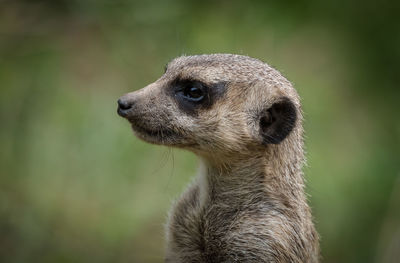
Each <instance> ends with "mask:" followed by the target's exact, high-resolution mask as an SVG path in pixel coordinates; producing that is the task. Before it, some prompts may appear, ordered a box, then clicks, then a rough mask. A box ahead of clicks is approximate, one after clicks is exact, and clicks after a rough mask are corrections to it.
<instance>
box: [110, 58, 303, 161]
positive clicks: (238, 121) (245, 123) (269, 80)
mask: <svg viewBox="0 0 400 263" xmlns="http://www.w3.org/2000/svg"><path fill="white" fill-rule="evenodd" d="M118 105H119V107H118V113H119V115H120V116H122V117H124V118H126V119H127V120H129V122H130V123H131V125H132V128H133V131H134V133H135V134H136V135H137V136H138V137H139V138H141V139H143V140H145V141H147V142H150V143H155V144H163V145H169V146H175V147H179V148H185V149H189V150H191V151H194V152H196V153H198V154H201V155H206V156H207V155H211V156H229V155H231V156H232V155H238V154H245V153H251V152H253V153H254V151H265V149H266V148H268V147H276V145H279V144H282V142H284V141H285V140H287V139H288V137H290V135H291V133H293V130H295V129H296V122H298V119H299V116H300V115H301V111H300V104H299V98H298V95H297V93H296V91H295V90H294V89H293V88H292V86H291V84H290V82H288V81H287V80H286V79H285V78H284V77H283V76H281V74H280V73H279V72H277V71H276V70H274V69H273V68H271V67H269V66H268V65H267V64H265V63H263V62H261V61H259V60H257V59H253V58H250V57H246V56H239V55H230V54H214V55H199V56H184V57H179V58H176V59H174V60H173V61H171V62H170V63H168V65H167V66H166V69H165V73H164V75H162V76H161V78H160V79H158V80H157V81H156V82H154V83H152V84H150V85H148V86H146V87H145V88H143V89H141V90H138V91H135V92H132V93H128V94H126V95H124V96H122V97H121V98H120V99H119V100H118ZM297 137H298V136H297Z"/></svg>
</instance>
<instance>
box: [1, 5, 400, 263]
mask: <svg viewBox="0 0 400 263" xmlns="http://www.w3.org/2000/svg"><path fill="white" fill-rule="evenodd" d="M398 14H399V8H397V7H396V5H394V4H393V3H391V2H389V1H385V0H384V1H370V0H365V1H345V0H327V1H317V0H311V1H305V0H297V1H276V2H269V1H227V0H226V1H207V0H204V1H201V2H200V1H192V0H186V1H184V0H174V1H155V0H150V1H134V0H96V1H95V0H48V1H44V0H42V1H38V0H37V1H33V0H30V1H28V0H26V1H17V0H13V1H5V0H0V109H1V111H0V147H1V148H0V262H139V263H140V262H145V263H146V262H162V259H163V249H164V244H163V223H164V222H165V218H166V214H167V211H168V207H169V206H170V204H171V201H172V200H173V199H174V198H175V197H177V196H178V195H179V193H180V192H181V191H182V189H183V188H184V186H185V185H186V184H187V183H188V182H189V181H190V178H191V177H192V176H193V175H194V174H195V171H196V165H197V163H196V158H195V157H194V156H193V155H192V154H190V153H186V152H182V151H180V150H176V149H168V148H164V147H159V146H154V145H149V144H146V143H144V142H141V141H139V140H138V139H137V138H135V137H134V136H133V135H132V132H131V130H130V126H129V124H128V123H127V122H126V121H125V120H123V119H122V118H120V117H118V116H117V114H116V106H117V104H116V100H117V99H118V98H119V97H120V96H121V95H122V94H124V93H127V92H130V91H133V90H136V89H139V88H141V87H144V86H145V85H146V84H148V83H151V82H153V81H154V80H156V79H157V78H158V77H159V76H160V75H161V74H162V73H163V68H164V65H165V64H166V63H167V62H168V61H169V60H171V59H172V58H174V57H176V56H179V55H182V54H200V53H216V52H219V53H220V52H224V53H238V54H244V55H249V56H253V57H257V58H259V59H261V60H264V61H266V62H268V63H269V64H271V65H272V66H274V67H276V68H277V69H278V70H280V71H281V72H283V74H284V75H285V76H286V77H287V78H288V79H289V80H291V81H292V82H293V83H294V85H295V87H296V88H297V90H298V91H299V93H300V95H301V97H302V98H303V106H304V111H305V118H306V121H305V128H306V145H307V158H308V165H307V167H305V169H304V170H305V173H306V178H307V182H308V183H307V191H308V193H309V194H310V198H309V199H310V203H311V206H312V208H313V213H314V216H315V222H316V226H317V229H318V231H319V233H320V235H321V248H322V256H323V262H364V263H366V262H398V260H399V258H400V157H399V156H400V116H399V114H400V106H399V104H400V101H399V99H400V87H399V83H400V71H399V69H400V63H399V61H400V34H399V32H400V30H399V28H400V23H399V19H398V17H399V15H398Z"/></svg>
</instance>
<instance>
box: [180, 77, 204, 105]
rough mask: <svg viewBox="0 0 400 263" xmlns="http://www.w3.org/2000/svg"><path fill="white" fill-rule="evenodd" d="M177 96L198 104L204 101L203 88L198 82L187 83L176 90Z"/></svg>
mask: <svg viewBox="0 0 400 263" xmlns="http://www.w3.org/2000/svg"><path fill="white" fill-rule="evenodd" d="M178 94H179V95H181V96H182V97H184V98H185V99H186V100H188V101H192V102H200V101H202V100H203V99H204V95H205V87H204V86H203V85H202V84H201V83H200V82H188V83H185V85H183V87H182V88H181V89H179V90H178Z"/></svg>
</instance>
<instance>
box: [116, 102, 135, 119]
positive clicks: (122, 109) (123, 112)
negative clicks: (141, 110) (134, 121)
mask: <svg viewBox="0 0 400 263" xmlns="http://www.w3.org/2000/svg"><path fill="white" fill-rule="evenodd" d="M131 108H132V102H129V101H127V100H123V99H119V100H118V114H119V115H120V116H122V117H126V116H127V115H128V112H129V110H130V109H131Z"/></svg>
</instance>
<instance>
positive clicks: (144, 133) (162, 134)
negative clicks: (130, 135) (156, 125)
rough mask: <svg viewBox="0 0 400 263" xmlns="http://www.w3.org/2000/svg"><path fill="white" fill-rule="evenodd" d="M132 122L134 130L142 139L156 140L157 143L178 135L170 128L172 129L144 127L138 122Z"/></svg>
mask: <svg viewBox="0 0 400 263" xmlns="http://www.w3.org/2000/svg"><path fill="white" fill-rule="evenodd" d="M130 122H131V126H132V130H133V131H134V132H135V133H136V134H137V135H138V136H139V137H141V138H142V139H144V140H147V141H150V142H156V143H160V142H161V143H163V142H165V141H168V140H170V139H171V138H172V137H176V136H177V134H176V133H175V132H174V131H172V130H170V129H165V128H162V129H150V128H148V127H144V125H141V124H140V123H138V122H133V121H130Z"/></svg>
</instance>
